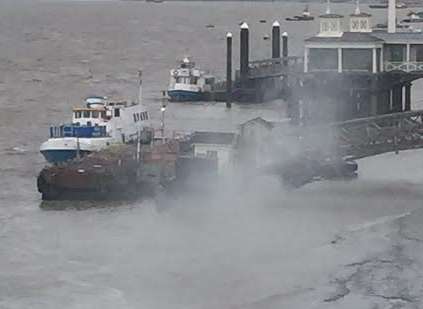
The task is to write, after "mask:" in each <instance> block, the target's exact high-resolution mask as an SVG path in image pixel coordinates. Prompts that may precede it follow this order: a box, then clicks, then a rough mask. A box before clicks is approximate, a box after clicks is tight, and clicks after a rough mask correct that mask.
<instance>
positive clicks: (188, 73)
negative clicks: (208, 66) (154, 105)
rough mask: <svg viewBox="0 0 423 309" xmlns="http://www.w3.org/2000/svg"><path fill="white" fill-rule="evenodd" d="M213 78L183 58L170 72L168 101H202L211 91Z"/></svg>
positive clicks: (186, 58)
mask: <svg viewBox="0 0 423 309" xmlns="http://www.w3.org/2000/svg"><path fill="white" fill-rule="evenodd" d="M214 83H215V77H214V76H212V75H209V74H207V73H206V72H205V71H201V70H200V69H198V68H197V67H196V66H195V63H194V62H193V61H191V60H190V59H189V58H188V57H185V58H184V59H183V60H182V61H181V63H180V64H179V67H178V68H177V69H173V70H171V71H170V82H169V88H168V90H167V94H168V96H169V99H170V101H175V102H183V101H202V100H204V98H205V96H206V95H207V94H208V93H210V92H211V91H212V88H213V85H214Z"/></svg>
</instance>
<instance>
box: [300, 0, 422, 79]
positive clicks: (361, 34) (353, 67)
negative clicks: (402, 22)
mask: <svg viewBox="0 0 423 309" xmlns="http://www.w3.org/2000/svg"><path fill="white" fill-rule="evenodd" d="M344 24H348V25H349V27H348V29H344V27H345V26H344ZM391 71H403V72H423V33H421V32H395V31H394V32H385V31H377V32H376V31H372V28H371V15H370V14H367V13H364V12H361V11H360V8H359V6H358V4H357V8H356V10H355V12H354V13H353V14H351V15H350V18H349V23H345V22H344V17H343V16H341V15H338V14H333V13H331V12H330V9H328V10H327V12H326V14H324V15H321V16H320V31H319V33H318V34H316V36H314V37H311V38H308V39H306V40H305V55H304V72H306V73H308V72H338V73H348V72H368V73H374V74H376V73H380V72H391Z"/></svg>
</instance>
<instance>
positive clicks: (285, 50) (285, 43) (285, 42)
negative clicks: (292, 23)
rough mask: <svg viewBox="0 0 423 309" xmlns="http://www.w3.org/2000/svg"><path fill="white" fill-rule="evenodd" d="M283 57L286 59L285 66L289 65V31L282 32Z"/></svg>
mask: <svg viewBox="0 0 423 309" xmlns="http://www.w3.org/2000/svg"><path fill="white" fill-rule="evenodd" d="M282 57H283V58H285V60H284V61H283V64H284V65H285V66H287V65H288V59H286V58H288V33H287V32H284V33H283V34H282Z"/></svg>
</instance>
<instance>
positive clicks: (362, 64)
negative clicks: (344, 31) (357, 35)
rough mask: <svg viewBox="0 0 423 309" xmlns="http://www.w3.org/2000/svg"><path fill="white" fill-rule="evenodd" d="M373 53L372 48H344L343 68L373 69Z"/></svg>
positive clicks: (348, 69) (347, 69)
mask: <svg viewBox="0 0 423 309" xmlns="http://www.w3.org/2000/svg"><path fill="white" fill-rule="evenodd" d="M372 62H373V54H372V50H371V49H370V48H343V49H342V69H343V70H344V71H366V72H371V71H372V68H373V66H372Z"/></svg>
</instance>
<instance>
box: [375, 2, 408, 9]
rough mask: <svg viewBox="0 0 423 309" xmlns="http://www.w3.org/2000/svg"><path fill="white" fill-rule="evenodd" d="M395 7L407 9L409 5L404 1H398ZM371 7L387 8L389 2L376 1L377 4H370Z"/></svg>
mask: <svg viewBox="0 0 423 309" xmlns="http://www.w3.org/2000/svg"><path fill="white" fill-rule="evenodd" d="M395 7H396V8H397V9H406V8H407V5H406V4H405V3H403V2H398V3H397V4H396V5H395ZM369 8H371V9H387V8H388V3H387V2H386V1H384V2H381V3H375V4H370V5H369Z"/></svg>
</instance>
